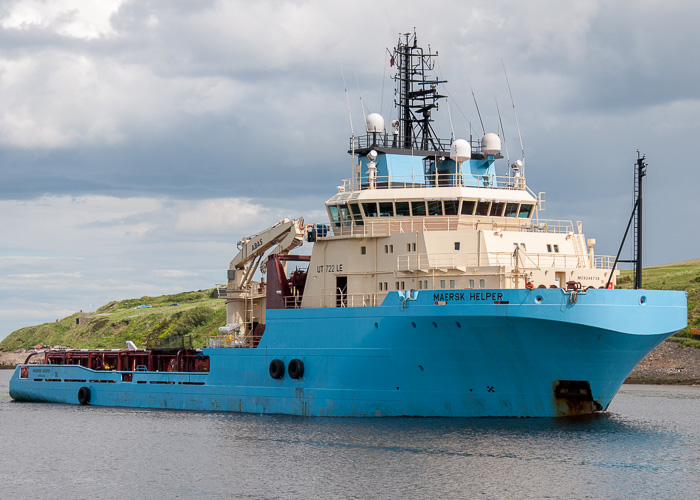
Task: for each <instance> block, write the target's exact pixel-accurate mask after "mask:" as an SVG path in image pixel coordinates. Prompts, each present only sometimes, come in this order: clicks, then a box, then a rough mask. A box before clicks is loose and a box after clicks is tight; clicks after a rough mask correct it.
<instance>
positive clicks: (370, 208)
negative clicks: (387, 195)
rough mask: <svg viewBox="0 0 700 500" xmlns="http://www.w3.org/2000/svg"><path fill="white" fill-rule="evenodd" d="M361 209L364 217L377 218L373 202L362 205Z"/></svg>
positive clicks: (375, 205)
mask: <svg viewBox="0 0 700 500" xmlns="http://www.w3.org/2000/svg"><path fill="white" fill-rule="evenodd" d="M362 209H363V210H364V211H365V217H376V216H377V204H376V203H374V202H371V203H363V204H362Z"/></svg>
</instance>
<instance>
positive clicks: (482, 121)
mask: <svg viewBox="0 0 700 500" xmlns="http://www.w3.org/2000/svg"><path fill="white" fill-rule="evenodd" d="M467 83H469V90H471V91H472V97H473V98H474V106H476V114H477V115H479V121H480V122H481V131H482V132H483V133H484V135H486V129H485V128H484V120H482V119H481V111H479V105H478V104H477V102H476V95H475V94H474V89H473V88H472V82H471V81H470V80H469V76H467Z"/></svg>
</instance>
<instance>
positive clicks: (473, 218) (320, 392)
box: [10, 32, 687, 417]
mask: <svg viewBox="0 0 700 500" xmlns="http://www.w3.org/2000/svg"><path fill="white" fill-rule="evenodd" d="M390 53H391V60H390V67H391V68H392V71H395V74H394V76H393V79H394V80H395V83H396V99H395V109H396V118H395V119H393V120H391V121H390V124H389V127H385V120H384V118H383V117H382V116H381V115H380V114H378V113H371V114H369V115H368V116H367V117H366V120H365V121H366V127H365V133H364V134H361V135H358V136H355V134H353V136H352V137H351V139H350V142H349V146H348V153H350V155H351V156H352V159H353V161H352V162H351V168H349V170H350V172H349V174H350V175H349V176H348V178H347V179H345V180H343V181H342V184H341V185H339V186H337V188H336V189H335V192H334V193H333V195H332V196H331V197H330V198H329V199H328V200H327V201H326V202H325V209H326V212H327V216H328V220H327V221H324V222H320V223H313V224H306V223H305V222H304V219H303V217H299V218H297V219H283V220H281V221H279V222H278V223H276V224H274V225H273V226H271V227H269V228H267V229H264V230H261V231H260V232H258V233H257V234H255V235H253V236H250V237H245V238H243V239H241V240H240V241H239V243H238V250H239V251H238V253H237V255H236V256H235V257H234V258H233V260H232V261H231V262H230V264H229V267H228V274H227V283H226V285H225V286H223V285H222V286H221V290H220V291H221V294H220V295H221V297H222V300H225V301H226V312H227V320H226V325H225V326H222V327H221V328H219V331H218V332H216V335H213V336H212V337H210V338H209V339H208V340H207V342H206V345H205V346H203V347H198V348H196V347H193V346H185V345H182V346H179V347H175V348H172V347H171V348H155V347H152V348H145V349H141V348H138V347H137V346H135V345H134V344H133V343H131V344H130V345H129V348H128V349H112V350H109V349H107V350H105V349H89V350H74V349H50V350H47V351H45V352H43V353H41V356H43V360H42V362H41V363H40V364H31V363H29V361H30V360H29V359H28V360H27V362H26V363H25V364H22V365H20V366H18V367H17V368H16V370H15V372H14V373H13V375H12V378H11V381H10V395H11V397H12V398H13V399H15V400H16V401H34V402H50V403H66V404H75V405H86V406H90V405H93V406H108V407H137V408H152V409H172V410H195V411H214V412H241V413H257V414H291V415H301V416H328V417H391V416H422V417H566V416H573V415H582V414H590V413H593V412H599V411H605V410H606V409H607V408H608V405H609V404H610V402H611V400H612V399H613V397H614V396H615V394H616V392H617V391H618V389H619V388H620V386H621V385H622V383H623V382H624V380H625V378H626V377H627V376H628V375H629V373H630V372H631V371H632V369H633V368H634V367H635V366H636V365H637V364H638V363H639V361H641V360H642V358H644V357H645V356H646V355H647V354H648V353H649V352H650V351H651V350H652V349H653V348H654V347H655V346H657V345H658V344H659V343H661V342H662V341H663V340H665V339H666V338H668V337H669V336H671V335H673V333H674V332H676V331H678V330H680V329H682V328H684V327H685V326H686V324H687V296H686V293H685V292H679V291H658V290H643V289H619V288H616V287H615V285H616V280H617V277H618V275H619V271H617V268H616V262H615V261H614V259H613V258H612V257H611V256H602V255H597V254H596V253H595V251H594V246H595V240H594V239H586V238H585V236H584V234H583V229H582V224H581V222H576V223H574V222H573V221H564V220H549V219H545V218H543V217H542V211H543V201H544V195H543V193H537V194H536V193H535V192H534V191H532V190H531V189H530V188H529V187H528V185H527V183H526V178H525V164H524V153H523V154H522V156H521V158H519V159H518V160H516V161H514V162H512V163H511V162H510V161H509V160H508V159H507V158H506V161H505V162H503V161H501V160H503V159H504V157H503V153H502V140H501V136H500V135H499V134H497V133H484V135H483V136H482V137H477V138H474V137H473V134H472V133H470V134H469V137H468V138H464V139H457V138H455V137H454V134H452V135H451V136H450V137H449V138H441V137H439V136H438V134H437V133H436V132H435V128H434V125H433V123H434V122H433V120H434V116H435V115H436V112H437V111H438V108H439V105H440V103H441V102H445V99H446V96H445V95H443V94H441V90H440V89H441V86H442V85H443V84H445V83H446V82H445V81H444V80H441V79H440V78H439V77H438V76H436V75H435V71H434V68H435V61H436V57H437V55H438V54H437V52H432V51H431V49H427V50H425V49H423V48H422V47H421V46H420V45H419V44H418V39H417V36H416V33H415V32H413V33H407V34H402V35H400V36H399V40H398V42H397V44H396V46H395V47H394V48H393V50H392V51H390ZM513 108H514V110H515V106H513ZM516 121H517V115H516ZM501 133H502V134H503V131H502V130H501ZM504 137H505V136H504ZM502 163H505V165H503V166H500V165H501V164H502ZM497 165H499V170H498V171H497V168H496V167H497ZM304 242H311V243H312V245H303V244H304ZM302 247H304V248H307V247H311V251H310V252H307V254H303V253H300V250H302Z"/></svg>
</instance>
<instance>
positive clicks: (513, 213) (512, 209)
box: [503, 203, 518, 217]
mask: <svg viewBox="0 0 700 500" xmlns="http://www.w3.org/2000/svg"><path fill="white" fill-rule="evenodd" d="M503 215H504V216H505V217H517V216H518V204H517V203H506V211H505V213H504V214H503Z"/></svg>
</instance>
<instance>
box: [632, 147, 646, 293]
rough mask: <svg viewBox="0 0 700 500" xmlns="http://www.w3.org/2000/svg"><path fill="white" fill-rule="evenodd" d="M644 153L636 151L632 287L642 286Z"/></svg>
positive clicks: (638, 287) (639, 287)
mask: <svg viewBox="0 0 700 500" xmlns="http://www.w3.org/2000/svg"><path fill="white" fill-rule="evenodd" d="M645 159H646V155H642V156H640V155H639V151H637V255H636V257H637V262H636V268H635V273H634V274H635V275H634V288H636V289H638V290H639V289H641V288H642V247H643V245H642V227H643V226H644V225H643V224H642V214H643V213H644V211H643V210H642V178H643V177H644V176H645V175H646V174H647V164H646V163H644V160H645Z"/></svg>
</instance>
